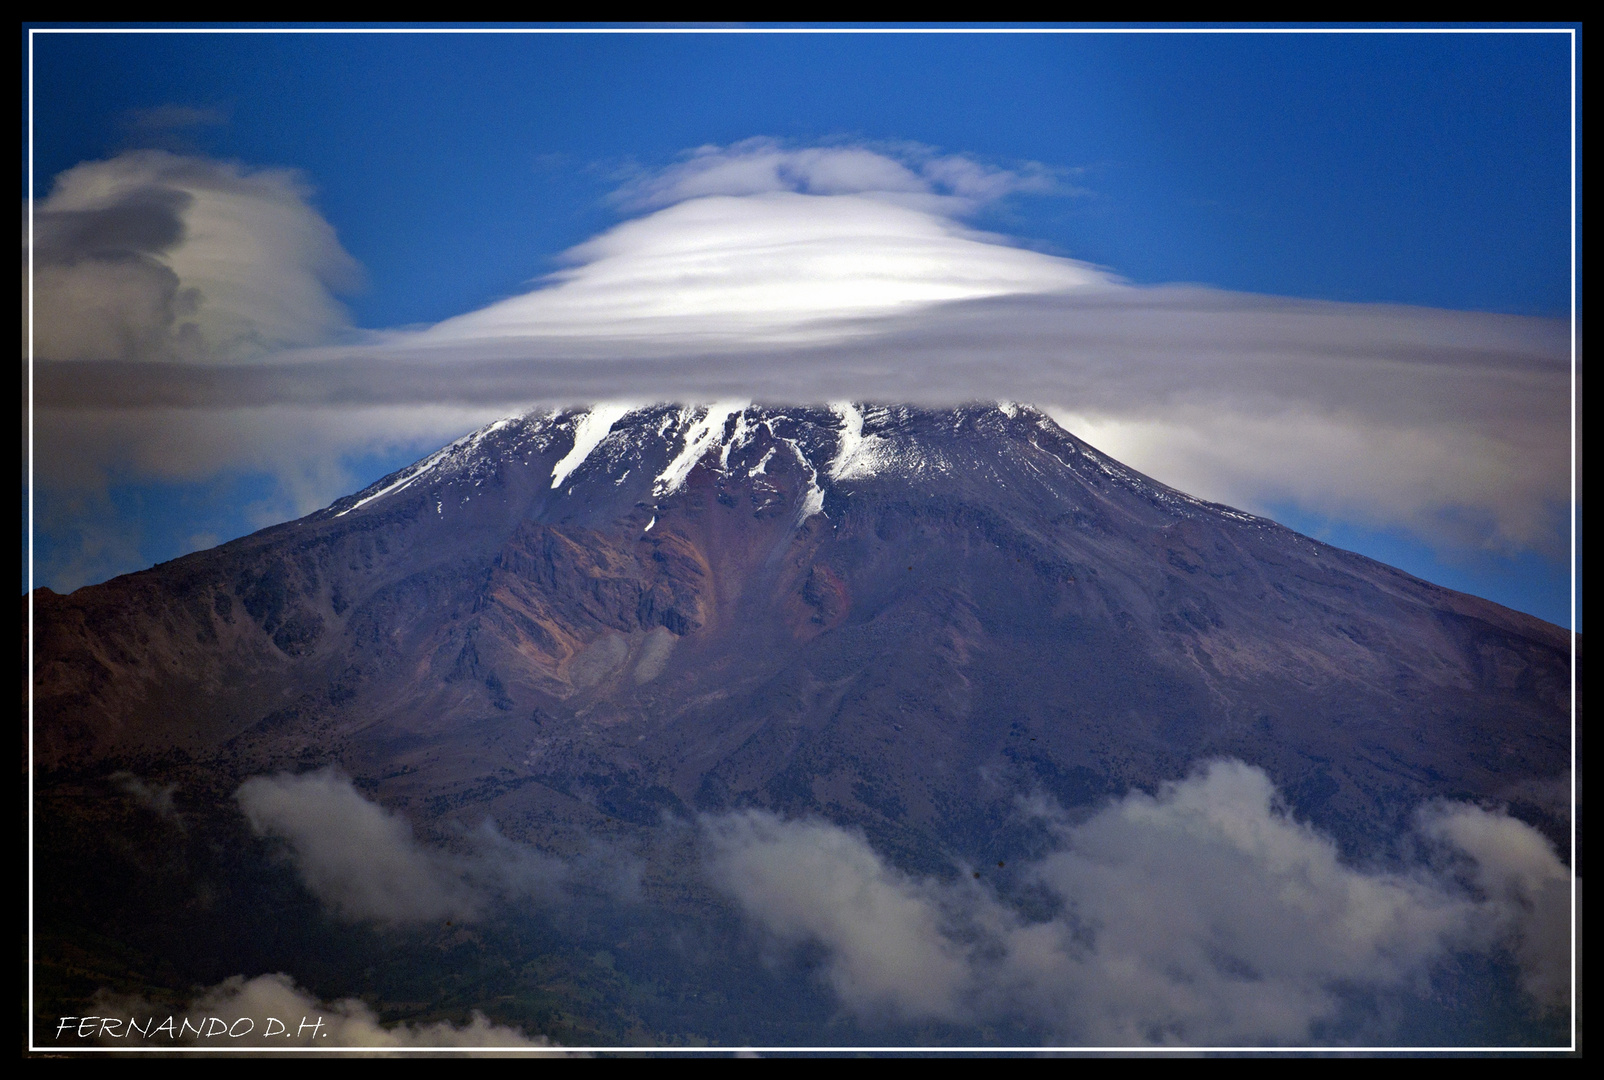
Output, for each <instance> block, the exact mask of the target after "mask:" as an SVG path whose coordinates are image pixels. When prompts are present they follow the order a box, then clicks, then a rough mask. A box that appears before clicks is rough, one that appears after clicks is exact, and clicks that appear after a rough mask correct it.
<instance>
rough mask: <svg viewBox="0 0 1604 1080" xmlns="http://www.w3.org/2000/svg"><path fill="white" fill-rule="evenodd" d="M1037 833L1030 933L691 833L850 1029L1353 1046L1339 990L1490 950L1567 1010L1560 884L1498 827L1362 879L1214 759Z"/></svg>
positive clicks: (956, 885)
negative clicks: (867, 1025)
mask: <svg viewBox="0 0 1604 1080" xmlns="http://www.w3.org/2000/svg"><path fill="white" fill-rule="evenodd" d="M1054 828H1055V831H1056V833H1057V836H1058V846H1057V847H1056V849H1055V850H1053V851H1052V852H1050V853H1049V854H1048V855H1046V856H1045V857H1044V858H1042V859H1040V860H1038V861H1036V862H1035V863H1033V864H1031V865H1029V866H1027V867H1023V868H1021V870H1020V873H1021V877H1022V880H1024V881H1025V882H1027V883H1029V884H1031V885H1033V886H1034V887H1036V888H1037V889H1039V890H1042V891H1043V892H1044V893H1045V894H1046V895H1047V896H1049V897H1050V898H1051V899H1052V900H1053V901H1054V903H1055V904H1056V905H1057V913H1056V914H1054V915H1052V916H1051V917H1048V918H1037V919H1034V920H1032V919H1027V918H1025V917H1024V916H1023V915H1021V914H1020V913H1019V912H1018V911H1017V910H1015V909H1014V908H1013V907H1012V906H1010V905H1009V904H1008V903H1006V902H1005V901H1004V900H1003V899H1001V898H1000V897H999V895H998V894H997V893H995V892H994V891H992V890H991V889H989V888H988V887H986V886H985V884H984V882H983V881H982V880H980V878H981V875H979V874H978V873H977V874H974V875H971V874H970V873H969V872H968V868H967V867H962V868H960V870H961V872H960V874H959V875H958V877H957V880H956V881H953V880H950V879H949V880H946V881H943V880H939V879H936V878H931V877H922V876H918V875H913V874H908V873H905V872H902V871H900V870H898V869H896V868H895V867H893V866H891V865H889V864H888V863H887V862H886V861H885V859H884V858H882V857H881V856H880V855H879V854H878V853H877V852H875V851H874V850H873V848H872V847H870V845H869V844H868V843H867V842H866V840H865V839H864V838H863V836H862V835H861V834H858V833H854V832H851V831H848V830H844V829H841V828H838V827H836V826H834V825H830V824H827V823H824V822H819V821H785V820H782V819H780V818H778V817H775V816H774V815H772V814H769V813H767V812H763V811H748V812H743V813H738V814H732V815H726V816H722V817H712V818H706V819H704V820H703V830H704V837H705V842H706V844H707V851H708V853H709V862H708V866H709V873H710V875H711V878H712V880H713V881H714V882H715V883H716V884H717V885H718V886H719V887H720V888H721V889H722V890H724V891H725V892H726V893H727V894H728V895H730V896H731V897H732V898H734V899H735V900H736V902H737V903H738V904H739V905H740V906H741V907H742V908H743V910H744V911H745V912H746V913H747V915H748V916H749V917H750V918H751V919H752V920H753V921H754V922H755V923H756V924H757V925H758V926H760V927H762V928H763V929H764V930H765V931H766V932H768V933H770V934H772V935H774V936H775V937H776V938H777V939H779V940H781V941H784V942H789V943H794V944H802V943H809V944H811V945H812V946H813V947H815V948H822V949H823V951H824V961H823V964H822V966H821V972H822V975H823V977H824V979H825V980H826V981H827V982H828V984H829V985H830V986H831V988H832V989H833V990H834V991H835V993H836V994H837V995H838V997H839V998H840V1000H841V1002H842V1003H843V1005H845V1006H846V1007H848V1008H849V1009H851V1010H852V1011H853V1012H855V1013H856V1014H858V1015H859V1016H860V1017H862V1018H864V1019H866V1020H888V1019H890V1020H902V1021H924V1020H942V1021H949V1022H956V1023H966V1024H968V1023H981V1022H987V1021H998V1020H1013V1021H1016V1022H1025V1023H1032V1024H1040V1025H1042V1026H1043V1027H1045V1028H1046V1029H1047V1030H1048V1031H1049V1032H1050V1033H1052V1035H1053V1036H1054V1037H1056V1038H1061V1039H1064V1040H1066V1041H1070V1042H1077V1043H1086V1044H1102V1045H1141V1044H1147V1043H1157V1044H1163V1043H1169V1044H1182V1045H1188V1044H1190V1045H1240V1044H1276V1043H1283V1044H1302V1043H1307V1042H1310V1041H1316V1042H1318V1041H1324V1040H1335V1041H1341V1040H1342V1039H1343V1038H1344V1037H1353V1036H1354V1035H1355V1034H1359V1033H1358V1032H1346V1033H1345V1032H1344V1031H1343V1029H1342V1028H1341V1026H1340V1023H1339V1021H1340V1018H1341V1012H1342V1006H1343V1002H1344V995H1345V994H1351V993H1354V992H1360V993H1364V994H1374V993H1376V992H1378V991H1387V990H1400V989H1408V988H1412V987H1416V986H1419V985H1422V984H1423V980H1424V979H1425V978H1426V977H1427V976H1428V975H1429V973H1430V971H1431V970H1432V968H1433V966H1434V965H1437V964H1440V963H1442V962H1444V961H1446V960H1448V959H1449V958H1450V957H1452V956H1454V955H1455V954H1458V953H1465V952H1474V953H1490V952H1491V953H1496V952H1499V951H1503V950H1507V951H1511V952H1512V953H1513V955H1514V956H1515V957H1516V958H1517V959H1518V961H1519V962H1520V964H1521V970H1522V973H1523V979H1524V985H1525V987H1526V988H1527V990H1528V991H1529V992H1530V993H1531V994H1532V995H1533V996H1534V1005H1535V1006H1536V1007H1538V1008H1545V1007H1555V1006H1558V1005H1560V1004H1562V1003H1563V1001H1564V999H1565V997H1566V995H1567V993H1568V984H1567V981H1566V978H1565V973H1566V971H1567V970H1568V969H1567V968H1566V964H1567V960H1568V940H1567V938H1566V936H1565V934H1564V932H1563V930H1564V927H1565V925H1566V919H1567V914H1568V910H1569V897H1568V881H1569V874H1568V872H1567V870H1566V868H1565V867H1564V866H1563V864H1561V863H1560V861H1559V860H1558V858H1557V857H1556V856H1555V855H1554V852H1553V850H1552V848H1551V847H1550V846H1549V844H1548V843H1547V841H1546V840H1544V839H1543V838H1542V837H1541V836H1540V835H1539V834H1537V833H1536V832H1535V831H1534V830H1532V829H1531V828H1530V827H1528V826H1526V825H1524V824H1522V823H1520V822H1518V821H1515V820H1513V819H1511V818H1509V817H1507V816H1505V815H1503V814H1499V813H1494V812H1490V811H1487V810H1483V809H1480V808H1478V807H1475V806H1469V805H1465V804H1443V805H1436V806H1432V807H1429V808H1427V809H1426V810H1424V811H1423V812H1422V814H1421V817H1420V819H1419V824H1418V829H1417V836H1418V837H1419V839H1420V842H1422V843H1425V844H1428V845H1435V847H1434V848H1433V849H1432V850H1435V851H1438V852H1440V853H1442V855H1443V856H1444V857H1445V858H1446V857H1448V856H1452V858H1453V859H1458V860H1460V862H1459V863H1458V864H1455V863H1453V862H1452V861H1448V862H1442V861H1439V862H1436V863H1431V862H1422V863H1416V864H1412V865H1408V866H1403V867H1400V868H1397V869H1381V868H1364V867H1359V866H1355V865H1352V864H1350V863H1348V862H1346V861H1344V860H1343V859H1342V858H1341V857H1340V856H1339V854H1338V851H1337V848H1336V845H1335V844H1334V843H1333V842H1332V841H1331V840H1330V839H1329V838H1327V837H1325V836H1323V835H1321V834H1319V833H1317V832H1316V831H1314V830H1313V829H1312V828H1310V827H1309V826H1307V825H1306V824H1303V823H1301V822H1298V821H1296V820H1294V819H1292V818H1291V817H1290V816H1289V815H1288V814H1287V813H1286V811H1285V810H1283V809H1282V808H1281V805H1280V801H1279V799H1278V798H1277V795H1276V792H1275V790H1274V788H1273V786H1272V785H1271V783H1270V781H1269V779H1268V777H1266V776H1265V774H1264V773H1263V772H1261V771H1260V770H1258V769H1255V768H1251V767H1249V766H1246V765H1243V764H1242V763H1240V762H1216V763H1213V764H1210V765H1208V766H1206V767H1205V768H1203V769H1201V770H1200V771H1198V772H1197V773H1195V774H1194V775H1193V776H1191V777H1190V778H1188V779H1187V780H1184V781H1182V782H1180V783H1175V784H1169V785H1166V786H1165V787H1163V788H1161V789H1160V790H1159V791H1158V792H1157V793H1155V794H1152V795H1148V794H1144V793H1140V792H1136V793H1133V794H1131V795H1129V796H1127V797H1125V798H1123V799H1120V800H1116V801H1114V802H1112V803H1111V804H1109V805H1108V806H1106V807H1105V808H1104V809H1103V810H1101V811H1100V812H1098V813H1097V814H1095V815H1094V816H1092V817H1091V818H1090V819H1088V820H1085V821H1082V822H1080V823H1079V824H1070V823H1068V822H1065V821H1058V822H1057V823H1056V824H1055V826H1054ZM1369 1034H1373V1033H1369Z"/></svg>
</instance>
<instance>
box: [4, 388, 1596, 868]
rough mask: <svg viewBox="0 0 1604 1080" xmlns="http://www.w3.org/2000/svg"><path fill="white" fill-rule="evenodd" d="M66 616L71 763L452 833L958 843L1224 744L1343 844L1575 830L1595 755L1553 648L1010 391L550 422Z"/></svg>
mask: <svg viewBox="0 0 1604 1080" xmlns="http://www.w3.org/2000/svg"><path fill="white" fill-rule="evenodd" d="M36 600H37V609H36V610H37V626H38V646H37V653H36V661H35V676H34V679H35V683H34V688H35V694H36V708H37V712H36V716H37V725H36V732H35V737H36V750H37V755H38V757H37V761H38V765H39V766H40V768H41V770H42V774H43V775H50V774H51V773H53V772H56V771H62V770H65V771H67V772H74V771H78V770H81V769H83V768H86V767H93V766H94V763H95V762H96V761H99V760H102V759H104V760H112V759H115V760H118V761H126V762H134V763H137V762H140V761H146V760H155V759H159V758H165V757H167V756H169V755H170V754H172V753H175V752H180V753H182V754H183V755H184V756H185V758H186V760H188V761H191V762H214V763H216V765H217V766H219V767H221V768H222V769H224V770H225V771H227V772H230V773H237V774H238V775H240V776H244V775H249V774H250V773H253V772H260V771H262V770H264V769H267V768H282V767H288V766H295V765H298V764H316V763H331V762H332V763H337V764H339V765H340V766H341V767H342V768H344V769H346V770H348V771H350V772H351V773H352V774H353V775H355V776H358V777H371V778H374V785H375V789H376V790H377V791H378V792H379V793H380V795H381V796H382V797H384V798H385V799H386V801H391V802H394V803H396V804H397V805H406V806H411V807H414V808H415V810H414V812H415V813H417V814H421V815H423V816H425V817H433V816H442V815H443V816H446V817H450V816H452V815H458V814H465V813H468V812H469V810H470V809H471V811H472V812H473V813H477V814H481V815H482V814H484V813H490V814H493V815H495V816H496V817H497V818H498V819H499V820H508V819H514V820H525V821H531V822H532V821H534V820H535V819H536V818H538V819H540V820H542V821H545V822H547V823H548V825H550V826H552V827H556V826H557V825H559V824H561V823H562V822H563V821H565V820H568V819H572V820H573V821H580V820H586V821H588V820H591V819H593V818H597V817H598V816H599V817H600V818H605V819H612V820H614V821H616V822H618V823H619V824H624V823H632V824H635V825H649V824H651V823H653V822H655V821H656V820H657V818H658V816H659V815H661V814H662V813H664V812H665V811H670V812H674V813H686V812H690V811H695V810H719V809H727V808H734V807H746V806H756V807H765V808H769V809H773V810H777V811H782V812H788V813H805V812H817V813H823V814H825V815H827V816H829V817H831V818H832V819H834V820H837V821H842V822H851V823H854V824H857V825H861V826H862V827H864V828H866V829H868V830H869V833H870V835H872V836H880V837H883V838H885V840H886V841H887V842H888V843H892V844H893V845H894V847H895V849H896V850H901V851H906V852H908V853H910V855H912V854H913V853H921V854H920V856H919V857H921V858H929V857H934V853H936V852H938V851H946V850H950V848H951V847H952V846H953V844H954V838H961V837H970V838H973V839H974V840H975V841H976V842H978V841H979V840H980V838H981V837H983V836H985V835H987V833H988V829H990V827H991V825H990V823H993V822H998V821H1001V820H1002V819H1004V818H1005V817H1007V809H1008V807H1010V806H1011V805H1012V804H1013V803H1014V802H1016V801H1017V800H1018V799H1019V798H1021V797H1028V796H1031V795H1034V794H1045V795H1048V796H1050V797H1052V798H1054V799H1056V800H1057V801H1058V802H1059V803H1060V804H1062V805H1064V806H1067V807H1075V806H1078V805H1086V804H1089V803H1092V802H1095V801H1097V800H1101V799H1104V798H1107V797H1109V796H1111V795H1115V794H1118V793H1121V792H1124V791H1127V790H1129V789H1131V788H1132V787H1133V786H1141V787H1151V786H1152V785H1153V784H1155V783H1158V782H1161V781H1165V780H1170V779H1175V778H1178V777H1180V776H1181V775H1183V774H1184V773H1185V771H1186V769H1187V768H1188V766H1189V765H1190V764H1191V763H1193V762H1196V761H1198V760H1200V759H1206V758H1211V757H1226V756H1229V757H1234V758H1238V759H1241V760H1243V761H1245V762H1249V763H1252V764H1255V765H1257V766H1260V767H1262V768H1263V769H1265V770H1266V771H1267V772H1268V774H1269V775H1270V776H1271V777H1272V778H1273V779H1274V780H1275V782H1276V783H1277V784H1278V785H1279V786H1280V788H1281V789H1282V790H1283V791H1285V792H1286V793H1287V795H1288V797H1289V798H1290V799H1291V800H1292V801H1293V803H1294V808H1295V809H1296V810H1297V811H1298V812H1299V813H1300V814H1301V815H1304V816H1307V817H1308V818H1309V819H1310V820H1312V821H1314V822H1316V823H1318V824H1320V825H1322V826H1323V827H1325V828H1328V829H1329V830H1331V831H1332V832H1333V833H1334V834H1335V835H1336V836H1338V837H1339V838H1341V839H1342V841H1343V842H1344V844H1345V845H1346V844H1354V845H1358V846H1359V847H1361V848H1362V847H1365V846H1366V840H1367V838H1373V837H1379V836H1383V835H1388V834H1390V832H1391V831H1392V829H1393V828H1394V827H1395V826H1396V824H1397V821H1398V820H1399V815H1402V814H1405V813H1407V812H1408V811H1409V810H1410V809H1411V808H1413V807H1414V806H1416V805H1417V804H1418V803H1419V802H1420V800H1421V799H1423V798H1430V797H1452V798H1468V799H1494V800H1504V801H1513V802H1515V803H1516V804H1517V809H1520V808H1521V807H1524V810H1525V811H1526V812H1527V816H1528V818H1529V819H1530V820H1532V821H1533V822H1534V823H1535V824H1538V825H1539V827H1542V828H1544V829H1545V830H1547V831H1548V832H1550V834H1551V835H1555V836H1557V835H1558V834H1559V832H1560V830H1561V827H1562V818H1563V813H1564V811H1563V808H1562V807H1555V806H1551V805H1546V804H1545V803H1544V802H1543V801H1542V800H1535V799H1527V800H1526V802H1525V803H1522V801H1521V800H1522V796H1521V795H1520V793H1521V792H1530V791H1532V790H1535V789H1536V788H1537V787H1539V786H1541V785H1542V784H1544V783H1545V782H1548V781H1552V780H1553V779H1554V778H1556V777H1559V776H1561V775H1562V774H1564V773H1565V771H1566V769H1567V768H1568V758H1569V746H1568V740H1569V723H1568V706H1569V670H1568V666H1569V660H1568V649H1569V643H1568V639H1567V635H1566V633H1565V632H1564V631H1562V630H1561V629H1560V628H1558V627H1554V626H1552V625H1549V624H1546V623H1543V622H1541V621H1540V620H1536V619H1533V618H1531V617H1528V616H1525V615H1521V614H1518V613H1516V612H1513V611H1509V610H1507V609H1504V608H1501V607H1499V606H1497V605H1495V604H1492V603H1489V602H1486V601H1482V600H1479V599H1476V598H1474V597H1470V596H1466V595H1463V594H1458V593H1454V592H1451V591H1449V590H1445V589H1442V588H1438V587H1436V586H1433V585H1431V584H1428V583H1426V582H1423V581H1420V580H1418V579H1415V578H1412V577H1410V576H1408V575H1407V574H1404V573H1402V572H1400V571H1397V570H1394V569H1391V568H1389V567H1387V566H1384V565H1381V564H1378V563H1376V562H1373V561H1371V560H1368V559H1365V558H1362V557H1360V556H1358V555H1354V554H1351V553H1348V552H1344V551H1341V550H1337V549H1335V548H1331V547H1329V546H1326V545H1324V544H1321V543H1318V542H1316V541H1314V540H1311V539H1309V538H1307V537H1304V536H1301V535H1298V534H1296V533H1294V532H1291V531H1290V530H1287V529H1285V528H1282V527H1281V526H1278V525H1276V524H1275V523H1273V522H1270V521H1267V520H1265V519H1262V518H1258V517H1254V516H1252V515H1249V514H1245V513H1241V512H1239V511H1236V510H1233V509H1230V508H1228V507H1224V506H1219V505H1214V504H1209V503H1205V502H1201V501H1199V500H1196V499H1193V498H1191V497H1189V496H1186V495H1184V494H1182V493H1180V492H1177V491H1174V490H1172V489H1169V488H1167V487H1165V486H1164V485H1162V484H1159V483H1156V482H1154V481H1152V480H1150V479H1148V478H1147V477H1144V476H1142V475H1140V474H1137V473H1135V472H1133V471H1131V470H1130V469H1127V468H1125V467H1124V466H1122V465H1120V464H1119V463H1118V462H1116V461H1113V460H1111V459H1110V458H1108V457H1106V456H1105V455H1103V454H1100V453H1099V452H1097V451H1096V450H1095V449H1093V448H1092V447H1090V446H1088V445H1086V444H1085V443H1083V442H1081V441H1080V440H1078V439H1076V438H1075V437H1074V436H1072V435H1070V434H1069V433H1067V432H1065V431H1063V430H1061V429H1060V428H1058V427H1057V426H1056V425H1055V424H1054V423H1053V422H1052V421H1051V420H1050V419H1048V418H1047V417H1046V416H1045V415H1044V414H1042V413H1040V412H1038V411H1036V410H1034V409H1030V408H1027V407H1021V406H1012V405H1006V404H1004V405H991V406H975V407H968V408H959V409H951V410H922V409H915V408H906V407H883V406H855V405H841V406H835V407H832V408H828V409H826V408H797V407H765V406H752V405H744V404H739V403H737V404H729V405H715V406H694V407H680V406H655V407H648V408H640V409H635V410H632V411H625V410H623V409H611V410H595V411H584V410H580V411H569V412H558V413H536V414H530V415H527V416H521V417H515V418H510V419H507V420H502V421H499V422H497V423H496V424H493V425H490V426H489V427H487V428H485V429H483V430H481V431H479V432H476V433H474V434H472V435H470V436H468V437H466V438H464V439H462V440H459V441H458V442H456V443H454V444H452V445H451V446H449V447H446V448H445V449H443V450H441V451H439V452H438V453H436V454H434V455H431V456H430V457H428V458H426V459H424V460H423V461H421V462H419V463H418V464H416V465H414V466H411V467H409V468H408V469H405V470H402V471H401V472H399V473H396V474H394V475H392V476H389V477H386V478H385V479H383V480H381V481H379V482H378V483H376V484H374V485H372V486H371V487H369V488H368V489H366V490H364V491H361V492H358V493H356V494H354V495H352V496H349V497H347V498H345V499H341V500H340V501H338V502H336V503H335V504H333V505H332V506H330V507H329V508H328V509H326V510H323V511H320V512H318V513H315V514H313V515H311V516H309V517H307V518H304V519H301V520H299V521H294V522H290V523H288V524H285V525H281V526H277V527H275V528H271V529H268V530H265V531H263V532H261V533H258V534H256V535H253V536H250V537H246V538H244V539H241V540H238V541H235V542H233V543H230V544H225V545H223V546H222V547H219V548H216V549H214V550H211V551H206V552H201V553H198V554H195V555H191V556H187V557H185V558H182V559H178V560H175V561H173V562H171V563H166V564H163V565H161V566H158V567H156V568H154V569H152V570H149V571H146V572H143V573H139V574H133V575H129V576H126V577H123V578H118V579H116V580H114V581H111V582H108V583H106V584H104V585H100V586H95V587H91V588H85V589H82V590H79V591H78V592H75V593H73V594H71V595H69V596H56V595H53V594H49V593H47V592H44V591H41V593H40V594H38V596H37V598H36ZM537 807H538V812H537ZM531 828H533V826H532V825H531ZM536 831H537V832H538V830H536ZM960 846H961V845H960Z"/></svg>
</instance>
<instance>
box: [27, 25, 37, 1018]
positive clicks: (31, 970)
mask: <svg viewBox="0 0 1604 1080" xmlns="http://www.w3.org/2000/svg"><path fill="white" fill-rule="evenodd" d="M35 202H36V200H35V199H34V193H33V32H32V31H31V30H30V31H29V32H28V1045H29V1047H30V1048H32V1046H33V1041H34V1017H35V1015H36V1010H35V1003H34V981H35V974H36V972H37V971H38V969H39V965H38V964H37V963H36V962H35V956H34V948H35V944H36V942H37V940H38V938H37V936H36V935H35V934H34V932H33V901H34V893H35V888H34V873H33V837H34V818H33V810H34V801H35V800H34V790H33V783H34V769H33V734H34V723H33V686H34V677H33V674H34V670H35V667H36V664H35V662H34V635H33V594H34V580H33V535H34V516H33V492H34V482H33V459H34V453H33V279H34V273H33V211H34V205H35Z"/></svg>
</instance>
